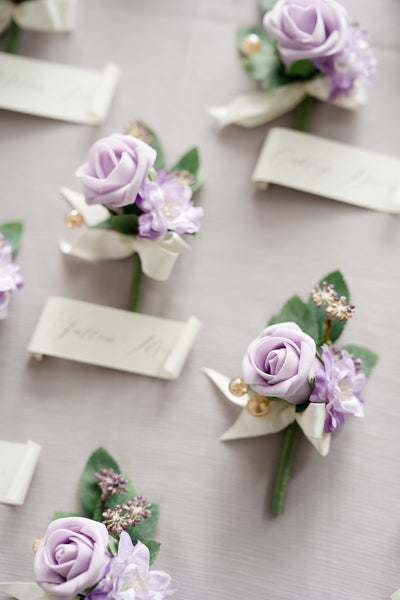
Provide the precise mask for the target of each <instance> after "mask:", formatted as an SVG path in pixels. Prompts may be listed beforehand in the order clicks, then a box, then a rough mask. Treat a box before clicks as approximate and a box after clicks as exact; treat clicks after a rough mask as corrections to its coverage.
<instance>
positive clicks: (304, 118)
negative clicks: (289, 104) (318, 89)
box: [293, 96, 314, 131]
mask: <svg viewBox="0 0 400 600" xmlns="http://www.w3.org/2000/svg"><path fill="white" fill-rule="evenodd" d="M313 104H314V98H311V96H306V97H305V98H304V100H302V101H301V102H300V104H299V105H298V107H297V108H296V112H295V117H294V123H293V129H297V131H307V129H308V121H309V119H310V113H311V107H312V105H313Z"/></svg>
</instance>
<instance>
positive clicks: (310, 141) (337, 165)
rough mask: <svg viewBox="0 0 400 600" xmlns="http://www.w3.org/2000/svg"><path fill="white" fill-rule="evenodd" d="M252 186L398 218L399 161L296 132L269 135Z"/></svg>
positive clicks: (277, 129) (274, 131) (275, 130)
mask: <svg viewBox="0 0 400 600" xmlns="http://www.w3.org/2000/svg"><path fill="white" fill-rule="evenodd" d="M253 181H254V183H255V184H256V185H257V186H258V187H260V188H262V189H266V188H267V186H268V184H269V183H275V184H278V185H284V186H287V187H291V188H295V189H298V190H302V191H305V192H310V193H311V194H318V195H319V196H325V197H326V198H331V199H333V200H339V201H340V202H347V203H349V204H355V205H356V206H363V207H365V208H370V209H373V210H379V211H382V212H388V213H400V160H398V159H396V158H393V157H391V156H385V155H383V154H378V153H377V152H372V151H370V150H363V149H361V148H355V147H353V146H350V145H347V144H343V143H341V142H333V141H331V140H327V139H324V138H321V137H317V136H314V135H310V134H309V133H302V132H299V131H294V130H292V129H284V128H280V127H274V128H273V129H271V130H270V132H269V134H268V136H267V139H266V140H265V143H264V146H263V149H262V151H261V154H260V157H259V159H258V162H257V165H256V168H255V171H254V173H253Z"/></svg>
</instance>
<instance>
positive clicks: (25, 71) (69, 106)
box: [0, 52, 119, 125]
mask: <svg viewBox="0 0 400 600" xmlns="http://www.w3.org/2000/svg"><path fill="white" fill-rule="evenodd" d="M118 79H119V69H118V67H117V66H116V65H115V64H113V63H108V64H107V65H106V66H105V67H104V69H103V71H95V70H92V69H82V68H80V67H79V68H78V67H73V66H70V65H64V64H58V63H51V62H47V61H44V60H37V59H33V58H26V57H24V56H15V55H13V54H6V53H4V52H0V108H5V109H7V110H15V111H17V112H23V113H27V114H30V115H36V116H39V117H48V118H49V119H60V120H61V121H71V122H73V123H83V124H87V125H98V124H99V123H102V122H103V121H104V119H105V118H106V116H107V113H108V110H109V107H110V104H111V100H112V98H113V95H114V91H115V87H116V85H117V82H118Z"/></svg>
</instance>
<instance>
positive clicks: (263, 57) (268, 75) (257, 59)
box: [242, 49, 280, 89]
mask: <svg viewBox="0 0 400 600" xmlns="http://www.w3.org/2000/svg"><path fill="white" fill-rule="evenodd" d="M242 67H243V69H244V70H245V71H246V73H248V74H249V75H250V76H251V77H253V79H256V80H257V81H262V83H263V87H264V89H268V88H270V87H276V85H277V83H276V82H278V81H279V77H280V75H279V68H280V65H279V61H277V59H276V55H275V53H274V51H273V50H272V49H271V50H269V49H267V50H260V51H259V52H257V53H256V54H252V55H251V56H245V57H244V58H242Z"/></svg>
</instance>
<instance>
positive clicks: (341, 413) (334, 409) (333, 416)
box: [310, 344, 366, 432]
mask: <svg viewBox="0 0 400 600" xmlns="http://www.w3.org/2000/svg"><path fill="white" fill-rule="evenodd" d="M321 358H322V363H323V364H322V365H321V366H320V368H319V369H318V370H317V371H316V373H315V387H314V389H313V392H312V394H311V396H310V401H311V402H325V403H326V421H325V431H326V432H328V431H336V429H339V427H341V426H342V425H343V423H344V422H345V420H346V415H354V416H355V417H363V416H364V407H363V402H364V400H363V398H362V396H361V390H362V388H363V387H364V384H365V379H366V377H365V375H364V373H363V372H362V371H360V370H359V369H357V368H356V366H355V365H354V361H353V359H352V357H351V355H350V354H349V353H348V352H347V350H340V351H339V352H334V351H332V350H331V349H330V347H329V346H328V345H327V344H324V345H323V346H322V352H321Z"/></svg>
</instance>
